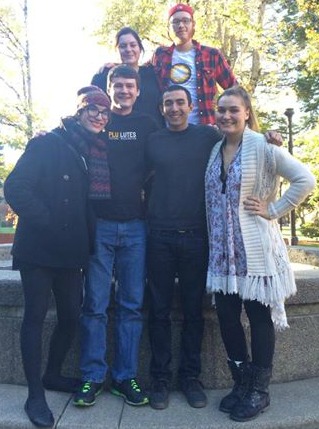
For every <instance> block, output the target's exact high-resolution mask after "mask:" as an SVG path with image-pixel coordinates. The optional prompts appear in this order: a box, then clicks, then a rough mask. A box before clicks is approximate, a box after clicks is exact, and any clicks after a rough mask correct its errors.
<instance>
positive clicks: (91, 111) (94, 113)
mask: <svg viewBox="0 0 319 429" xmlns="http://www.w3.org/2000/svg"><path fill="white" fill-rule="evenodd" d="M86 111H87V112H88V115H89V116H90V117H91V118H97V117H98V116H99V115H101V117H102V118H103V119H108V118H109V116H110V113H109V110H108V109H105V110H99V109H98V108H97V107H96V106H95V105H94V104H89V105H88V106H87V108H86Z"/></svg>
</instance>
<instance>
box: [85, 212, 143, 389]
mask: <svg viewBox="0 0 319 429" xmlns="http://www.w3.org/2000/svg"><path fill="white" fill-rule="evenodd" d="M145 247H146V227H145V223H144V221H141V220H132V221H128V222H115V221H108V220H102V219H98V221H97V228H96V238H95V253H94V255H93V256H92V257H91V259H90V263H89V269H88V275H87V278H86V283H85V296H84V304H83V313H82V317H81V357H80V369H81V372H82V379H83V380H84V381H93V382H96V383H101V382H103V381H104V380H105V377H106V373H107V370H108V365H107V362H106V353H107V339H106V335H107V322H108V316H107V310H108V307H109V304H110V296H111V286H112V277H113V268H115V279H116V286H115V351H114V362H113V365H112V378H113V379H114V380H116V381H122V380H126V379H129V378H134V377H136V373H137V365H138V350H139V343H140V337H141V332H142V313H141V310H142V305H143V296H144V286H145Z"/></svg>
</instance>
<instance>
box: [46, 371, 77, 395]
mask: <svg viewBox="0 0 319 429" xmlns="http://www.w3.org/2000/svg"><path fill="white" fill-rule="evenodd" d="M42 384H43V387H44V388H45V389H46V390H55V391H56V392H66V393H75V392H77V390H78V389H79V387H80V386H81V384H82V382H81V380H80V379H78V378H73V377H63V376H62V375H59V376H50V375H44V376H43V378H42Z"/></svg>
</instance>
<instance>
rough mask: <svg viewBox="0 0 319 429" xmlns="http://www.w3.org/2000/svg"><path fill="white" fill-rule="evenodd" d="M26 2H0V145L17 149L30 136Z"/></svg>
mask: <svg viewBox="0 0 319 429" xmlns="http://www.w3.org/2000/svg"><path fill="white" fill-rule="evenodd" d="M27 19H28V8H27V0H24V1H23V2H22V4H17V3H15V4H13V5H12V3H11V2H9V1H8V0H0V94H1V95H0V97H1V104H0V124H1V128H2V130H1V144H10V145H11V146H13V147H21V146H23V145H24V144H25V141H26V140H28V139H29V138H30V137H31V136H32V135H33V114H32V97H31V73H30V55H29V44H28V35H27Z"/></svg>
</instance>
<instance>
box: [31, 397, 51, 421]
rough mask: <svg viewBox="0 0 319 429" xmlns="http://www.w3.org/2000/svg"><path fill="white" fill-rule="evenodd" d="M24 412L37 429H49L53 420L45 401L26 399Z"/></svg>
mask: <svg viewBox="0 0 319 429" xmlns="http://www.w3.org/2000/svg"><path fill="white" fill-rule="evenodd" d="M24 410H25V412H26V413H27V415H28V417H29V419H30V421H31V422H32V423H33V424H34V425H35V426H37V427H39V428H51V427H52V426H53V425H54V418H53V415H52V412H51V410H50V408H49V407H48V404H47V403H46V401H45V399H43V398H41V399H27V401H26V403H25V404H24Z"/></svg>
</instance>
